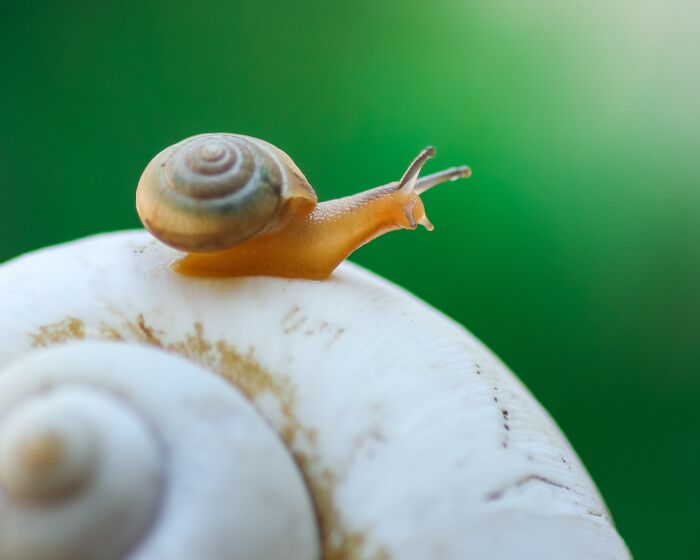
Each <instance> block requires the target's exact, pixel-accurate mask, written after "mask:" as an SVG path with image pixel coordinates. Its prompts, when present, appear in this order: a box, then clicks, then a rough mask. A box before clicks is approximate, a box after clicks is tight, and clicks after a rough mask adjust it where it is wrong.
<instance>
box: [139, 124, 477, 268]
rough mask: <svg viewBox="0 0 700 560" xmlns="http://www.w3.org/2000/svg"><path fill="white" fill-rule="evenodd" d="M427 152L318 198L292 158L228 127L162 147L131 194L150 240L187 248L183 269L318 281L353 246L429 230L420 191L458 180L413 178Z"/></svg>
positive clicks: (452, 175)
mask: <svg viewBox="0 0 700 560" xmlns="http://www.w3.org/2000/svg"><path fill="white" fill-rule="evenodd" d="M434 153H435V150H434V149H433V148H430V147H429V148H426V149H424V150H423V151H422V152H421V153H420V155H419V156H418V157H417V158H416V159H415V160H414V161H413V162H412V163H411V165H410V166H409V168H408V170H407V171H406V173H405V174H404V176H403V177H402V178H401V180H400V181H398V182H394V183H389V184H388V185H384V186H381V187H376V188H374V189H370V190H368V191H364V192H361V193H358V194H355V195H352V196H348V197H344V198H340V199H336V200H331V201H327V202H322V203H320V204H318V203H317V199H316V195H315V193H314V191H313V189H312V188H311V186H310V185H309V183H308V181H307V180H306V178H305V177H304V175H303V173H302V172H301V171H300V170H299V168H298V167H297V166H296V165H295V164H294V162H293V161H292V160H291V158H290V157H289V156H288V155H287V154H285V153H284V152H283V151H282V150H280V149H278V148H276V147H275V146H272V145H271V144H269V143H267V142H264V141H262V140H258V139H256V138H252V137H249V136H241V135H235V134H203V135H199V136H194V137H192V138H188V139H186V140H183V141H182V142H180V143H178V144H175V145H174V146H171V147H170V148H167V149H165V150H163V151H162V152H161V153H160V154H158V155H157V156H156V157H155V158H154V159H153V160H152V161H151V162H150V163H149V165H148V167H146V170H145V171H144V173H143V175H142V176H141V180H140V181H139V185H138V189H137V193H136V201H137V209H138V212H139V216H140V217H141V220H142V222H143V224H144V225H145V226H146V228H147V229H148V230H149V231H151V233H153V235H154V236H155V237H157V238H158V239H160V240H161V241H163V242H164V243H166V244H167V245H170V246H172V247H174V248H176V249H180V250H183V251H186V252H187V253H188V254H187V255H186V256H185V257H183V258H182V259H181V260H179V261H178V262H177V263H175V266H174V268H175V270H176V271H177V272H180V273H182V274H185V275H189V276H220V277H231V276H254V275H265V276H283V277H289V278H308V279H313V280H322V279H324V278H327V277H328V276H329V275H330V274H331V272H333V270H334V269H335V268H336V267H337V266H338V265H339V264H340V263H341V262H342V261H343V260H345V259H346V258H347V257H348V256H349V255H350V254H351V253H352V252H353V251H354V250H355V249H357V248H358V247H360V246H362V245H364V244H365V243H367V242H369V241H371V240H372V239H374V238H375V237H378V236H380V235H382V234H384V233H387V232H389V231H393V230H396V229H415V228H416V227H417V225H418V224H421V225H423V226H425V227H426V228H428V229H432V224H431V223H430V222H429V221H428V218H427V217H426V215H425V209H424V207H423V202H422V200H421V199H420V194H421V193H423V192H425V191H426V190H428V189H429V188H431V187H433V186H435V185H438V184H440V183H444V182H446V181H452V180H455V179H459V178H461V177H465V178H466V177H469V175H470V173H471V172H470V170H469V168H468V167H466V166H463V167H455V168H451V169H447V170H445V171H442V172H440V173H435V174H433V175H429V176H427V177H424V178H422V179H418V174H419V173H420V170H421V168H422V166H423V164H424V163H425V162H426V161H427V159H428V158H430V157H432V156H433V155H434Z"/></svg>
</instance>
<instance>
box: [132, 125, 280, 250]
mask: <svg viewBox="0 0 700 560" xmlns="http://www.w3.org/2000/svg"><path fill="white" fill-rule="evenodd" d="M276 151H277V149H276V148H274V147H273V146H271V145H269V144H267V143H265V142H262V141H259V140H257V139H255V138H251V137H248V136H240V135H235V134H224V133H216V134H202V135H199V136H194V137H192V138H188V139H186V140H183V141H182V142H179V143H178V144H175V145H174V146H171V147H170V148H167V149H166V150H164V151H163V152H161V153H160V154H158V155H157V156H156V157H155V158H154V159H153V160H152V161H151V163H150V164H149V165H148V167H147V168H146V170H145V171H144V173H143V175H142V177H141V181H140V182H139V187H138V190H137V207H138V211H139V215H140V216H141V219H142V221H143V223H144V225H145V226H146V227H147V228H148V229H149V230H150V231H151V232H152V233H153V234H154V235H155V236H156V237H158V238H159V239H160V240H161V241H163V242H164V243H166V244H168V245H170V246H172V247H175V248H177V249H181V250H184V251H189V252H210V251H220V250H223V249H227V248H229V247H231V246H233V245H235V244H237V243H240V242H241V241H244V240H246V239H248V238H249V237H251V236H253V235H255V234H256V233H259V232H261V231H263V230H265V229H266V228H267V227H268V226H269V225H270V223H271V222H272V221H273V220H274V218H275V216H276V215H277V213H278V211H279V210H280V208H281V206H282V202H283V200H284V198H285V197H286V196H287V195H288V192H289V183H290V177H289V173H290V170H289V169H287V166H286V161H285V159H286V158H285V157H282V156H281V155H280V154H282V152H280V153H279V154H278V153H275V152H276Z"/></svg>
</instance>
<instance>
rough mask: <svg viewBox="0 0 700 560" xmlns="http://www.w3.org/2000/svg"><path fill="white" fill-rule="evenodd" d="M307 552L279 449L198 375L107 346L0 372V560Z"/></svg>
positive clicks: (239, 404)
mask: <svg viewBox="0 0 700 560" xmlns="http://www.w3.org/2000/svg"><path fill="white" fill-rule="evenodd" d="M263 527H264V530H261V529H262V528H263ZM317 543H318V537H317V534H316V526H315V516H314V513H313V509H312V506H311V502H310V500H309V499H308V496H307V494H306V490H305V486H304V483H303V480H302V477H301V476H300V474H299V472H298V470H297V468H296V466H295V465H294V463H293V461H292V460H291V457H290V456H289V454H288V453H287V451H286V449H285V448H284V446H283V445H282V443H281V442H280V441H279V439H278V438H277V437H276V434H274V432H273V431H272V430H271V429H270V428H269V427H268V426H267V424H266V423H265V422H263V421H262V420H261V419H260V417H259V416H258V415H257V414H256V413H255V412H254V411H253V408H252V406H251V405H250V404H249V403H248V402H247V401H246V400H245V399H244V398H243V397H242V396H241V395H240V394H238V393H237V392H236V391H233V390H231V387H230V386H228V385H227V384H225V383H224V382H223V381H222V380H220V379H218V378H217V377H215V376H214V375H212V374H211V373H209V372H207V371H206V370H202V369H201V368H199V367H197V366H195V365H193V364H191V363H188V362H186V361H185V360H182V359H180V358H177V357H174V356H171V355H168V354H166V353H164V352H159V351H157V350H152V349H149V348H144V347H138V346H130V345H126V344H116V343H113V342H112V343H81V344H73V345H68V346H65V347H62V348H57V349H49V350H44V351H42V352H39V353H35V354H31V355H30V356H28V357H26V358H24V359H20V360H19V361H16V362H14V363H13V364H11V365H9V366H7V367H5V368H3V369H2V370H0V560H75V559H77V558H80V559H81V560H118V559H121V558H125V557H126V556H127V554H128V557H129V558H130V559H131V560H151V559H154V558H171V559H174V560H177V559H182V560H185V559H191V558H217V559H229V558H265V559H274V558H282V557H285V556H286V555H287V554H289V555H290V556H289V557H291V558H300V559H305V560H312V559H314V558H317V556H318V544H317Z"/></svg>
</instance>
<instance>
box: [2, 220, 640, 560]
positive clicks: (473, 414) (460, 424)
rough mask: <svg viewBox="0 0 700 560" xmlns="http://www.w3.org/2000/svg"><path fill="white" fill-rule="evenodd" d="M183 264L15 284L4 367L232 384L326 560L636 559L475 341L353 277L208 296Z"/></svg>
mask: <svg viewBox="0 0 700 560" xmlns="http://www.w3.org/2000/svg"><path fill="white" fill-rule="evenodd" d="M176 256H177V253H176V252H174V251H172V250H169V249H167V248H165V247H163V246H162V245H160V244H159V243H157V242H155V241H153V240H152V239H151V238H149V237H148V236H147V235H146V234H144V233H124V234H114V235H107V236H101V237H95V238H91V239H88V240H85V241H82V242H77V243H73V244H69V245H65V246H62V247H58V248H55V249H50V250H45V251H42V252H40V253H36V254H34V255H30V256H28V257H24V258H21V259H18V260H16V261H14V262H12V263H10V264H7V265H5V266H4V267H2V268H0V293H1V294H3V297H2V300H1V301H0V315H1V316H4V317H7V318H8V319H7V320H6V321H5V325H3V327H2V330H1V331H0V366H2V364H4V363H6V362H8V361H9V360H11V359H14V358H15V357H17V356H19V355H22V354H24V353H26V352H29V351H30V350H31V349H32V348H36V347H42V346H50V345H54V344H57V343H62V342H66V341H68V340H75V339H80V340H82V339H90V340H92V339H97V340H102V339H111V340H124V341H135V342H141V343H144V344H150V345H153V346H157V347H160V348H163V349H165V350H169V351H173V352H177V353H179V354H181V355H184V356H186V357H188V358H190V359H192V360H193V361H195V362H198V363H201V364H204V365H205V366H206V367H207V368H209V369H211V370H213V371H217V372H219V373H220V374H221V375H223V376H224V377H226V378H228V379H229V380H231V381H233V382H234V383H236V384H237V385H238V386H239V387H240V388H241V390H242V391H244V392H245V393H246V395H247V396H248V398H250V399H251V400H252V401H253V402H254V403H255V405H256V407H257V408H258V411H259V413H260V414H262V415H263V416H264V417H265V418H267V419H268V421H269V422H270V423H271V424H272V425H273V426H274V427H275V428H276V429H277V431H278V432H279V433H280V434H281V435H282V437H283V438H284V439H285V441H286V443H287V445H288V447H289V448H290V449H291V450H292V452H293V453H294V455H295V457H296V459H297V462H298V463H299V465H300V466H301V467H302V469H303V470H304V473H305V476H306V478H307V482H308V484H309V488H310V491H311V493H312V496H313V499H314V502H315V505H316V508H317V511H318V515H319V520H320V528H321V532H322V546H323V554H324V557H325V558H335V559H337V558H343V559H347V558H355V559H360V558H362V559H373V558H397V559H414V558H415V559H424V558H444V559H453V558H454V559H456V558H499V559H500V558H538V559H549V558H551V559H561V558H581V559H584V558H585V559H617V558H628V557H629V553H628V551H627V549H626V547H625V545H624V543H623V541H622V540H621V538H620V537H619V536H618V534H617V532H616V531H615V528H614V526H613V524H612V521H611V518H610V515H609V514H608V512H607V510H606V508H605V505H604V503H603V501H602V499H601V497H600V495H599V494H598V491H597V490H596V488H595V486H594V484H593V482H592V481H591V480H590V478H589V476H588V474H587V473H586V471H585V468H584V467H583V466H582V464H581V463H580V461H579V459H578V457H577V456H576V454H575V452H574V451H573V450H572V448H571V447H570V445H569V444H568V443H567V441H566V439H565V438H564V437H563V436H562V434H561V432H560V431H559V429H558V428H557V426H556V425H555V424H554V422H553V421H552V420H551V418H550V417H549V416H548V414H547V413H546V412H545V411H544V410H543V409H542V407H541V406H540V405H539V404H538V403H537V402H536V401H535V400H534V399H533V398H532V396H531V395H530V394H529V392H528V391H527V390H526V389H525V387H524V386H523V385H522V384H521V383H520V382H519V381H518V380H517V379H516V378H515V376H514V375H513V374H512V373H511V372H510V371H509V370H508V369H507V368H506V367H505V366H504V365H503V364H502V363H501V362H500V361H499V360H498V359H497V358H496V357H494V356H493V354H492V353H491V352H490V351H489V350H488V349H487V348H485V347H484V345H483V344H481V343H480V342H479V341H478V340H477V339H475V338H474V337H473V336H472V335H471V334H469V333H468V332H467V331H465V330H464V329H463V328H462V327H461V326H459V325H457V324H455V323H454V322H453V321H451V320H449V319H448V318H446V317H445V316H444V315H442V314H440V313H438V312H436V311H435V310H433V309H431V308H430V307H428V306H426V305H425V304H424V303H423V302H421V301H419V300H417V299H416V298H415V297H413V296H411V295H410V294H408V293H406V292H404V291H402V290H400V289H398V288H396V287H395V286H393V285H391V284H389V283H387V282H385V281H383V280H381V279H380V278H377V277H376V276H374V275H372V274H369V273H367V272H365V271H363V270H362V269H360V268H358V267H356V266H353V265H351V264H349V263H346V264H344V265H342V266H341V267H340V268H339V269H338V270H337V271H336V272H335V273H334V274H333V276H332V277H331V278H330V280H328V281H325V282H320V283H318V282H307V281H290V280H283V279H275V278H239V279H228V280H200V279H191V278H184V277H180V276H178V275H176V274H174V273H173V272H172V271H171V270H170V269H169V268H168V263H169V262H170V261H171V260H172V259H173V258H175V257H176ZM261 530H263V529H261Z"/></svg>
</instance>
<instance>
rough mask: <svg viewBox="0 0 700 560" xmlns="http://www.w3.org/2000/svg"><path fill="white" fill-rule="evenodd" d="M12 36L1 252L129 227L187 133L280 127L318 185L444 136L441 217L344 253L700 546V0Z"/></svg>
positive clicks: (339, 190)
mask: <svg viewBox="0 0 700 560" xmlns="http://www.w3.org/2000/svg"><path fill="white" fill-rule="evenodd" d="M195 4H196V5H195ZM0 47H1V49H0V70H1V76H2V85H1V87H0V100H1V101H2V136H1V137H0V169H1V171H2V177H3V179H2V184H1V186H0V202H1V205H0V208H1V209H2V210H1V212H2V215H1V220H2V222H1V223H2V229H1V233H2V236H1V237H0V260H6V259H9V258H11V257H13V256H15V255H18V254H20V253H22V252H25V251H29V250H32V249H37V248H39V247H43V246H45V245H48V244H53V243H57V242H61V241H66V240H70V239H74V238H77V237H80V236H84V235H88V234H92V233H96V232H103V231H106V230H116V229H123V228H133V227H138V226H139V222H138V219H137V217H136V214H135V212H134V208H133V206H134V188H135V185H136V181H137V179H138V177H139V174H140V172H141V170H142V168H143V167H144V166H145V164H146V163H147V162H148V160H149V159H150V158H151V157H152V156H153V155H154V154H155V153H156V152H157V151H159V150H160V149H161V148H163V147H165V146H166V145H169V144H172V143H174V142H176V141H178V140H180V139H182V138H184V137H186V136H189V135H192V134H195V133H200V132H205V131H231V132H240V133H246V134H251V135H254V136H258V137H261V138H264V139H267V140H268V141H271V142H273V143H274V144H276V145H278V146H280V147H281V148H283V149H284V150H286V151H287V152H288V153H289V154H291V155H292V156H293V157H294V159H295V160H296V162H297V163H298V164H299V166H300V167H301V169H302V170H303V171H304V172H305V173H306V175H307V177H308V178H309V180H310V181H311V182H312V184H313V185H315V187H316V190H317V192H318V193H319V195H320V197H321V198H323V199H326V198H332V197H336V196H340V195H345V194H350V193H353V192H356V191H358V190H360V189H363V188H366V187H370V186H374V185H378V184H382V183H385V182H388V181H390V180H395V179H398V178H399V177H400V175H401V173H402V172H403V171H404V168H405V166H406V165H407V163H408V162H409V161H410V159H411V158H412V157H413V156H414V155H415V154H416V152H417V151H418V149H419V148H421V147H422V146H424V145H425V144H428V143H432V144H434V145H435V146H437V147H438V149H439V150H438V151H439V153H438V157H437V159H436V160H434V161H433V162H431V163H430V164H429V166H428V171H429V172H431V171H436V170H438V169H440V168H442V167H447V166H450V165H455V164H460V163H469V164H470V165H472V167H473V168H474V177H473V178H472V179H470V180H469V181H467V182H464V181H462V182H459V183H453V184H450V185H448V186H443V187H441V188H439V189H436V190H435V191H432V192H430V193H429V194H428V195H427V196H426V197H425V201H426V207H427V210H428V215H429V217H430V218H431V220H432V221H433V222H434V223H435V224H436V230H435V231H434V232H433V233H428V232H425V231H422V230H421V231H419V232H413V233H409V232H402V233H395V234H392V235H389V236H386V237H384V238H382V239H380V240H378V241H376V242H374V243H372V244H371V245H369V246H367V247H365V248H363V249H362V250H360V251H359V252H358V253H356V254H355V255H354V256H353V260H355V261H356V262H358V263H361V264H362V265H364V266H366V267H368V268H370V269H372V270H374V271H376V272H378V273H380V274H382V275H384V276H386V277H387V278H390V279H392V280H394V281H395V282H397V283H399V284H401V285H403V286H405V287H406V288H408V289H409V290H411V291H413V292H415V293H416V294H418V295H419V296H421V297H422V298H424V299H425V300H427V301H428V302H430V303H431V304H433V305H434V306H436V307H438V308H439V309H441V310H443V311H445V312H446V313H448V314H449V315H451V316H452V317H454V318H455V319H457V320H458V321H460V322H462V323H463V324H465V325H466V326H467V327H468V328H469V329H471V330H472V331H473V332H474V333H476V334H477V335H478V336H479V337H480V338H482V339H483V340H484V341H485V342H486V343H487V344H488V345H489V346H491V347H492V348H493V349H494V350H495V351H496V352H497V353H498V354H499V355H500V356H501V357H502V358H503V359H504V360H505V361H506V362H507V363H508V364H509V365H510V366H511V367H512V368H513V369H514V370H515V371H516V372H517V373H518V374H519V376H520V377H521V378H522V379H523V380H524V381H525V383H526V384H527V385H528V386H529V387H530V388H531V389H532V391H533V392H534V393H535V395H536V396H537V397H538V398H539V399H540V400H541V401H542V402H543V403H544V405H545V406H546V407H547V408H548V409H549V410H550V411H551V412H552V414H553V415H554V417H555V418H556V419H557V420H558V422H559V423H560V425H561V426H562V428H563V429H564V431H565V432H566V433H567V434H568V436H569V437H570V439H571V441H572V442H573V444H574V446H575V447H576V449H577V450H578V451H579V453H580V455H581V457H582V458H583V460H584V462H585V463H586V465H587V466H588V467H589V469H590V472H591V474H592V475H593V477H594V479H595V480H596V482H597V483H598V485H599V486H600V488H601V490H602V492H603V494H604V496H605V497H606V499H607V502H608V505H609V506H610V509H611V510H612V512H613V514H614V517H615V519H616V522H617V525H618V528H619V530H620V532H621V533H622V535H623V537H624V538H625V539H626V541H627V542H628V544H629V546H630V548H631V549H632V551H633V553H634V554H635V556H636V557H637V558H697V557H698V554H700V552H699V551H700V538H699V537H698V535H699V534H700V532H699V531H698V498H699V497H700V495H699V492H698V486H697V475H698V473H699V472H700V436H698V431H699V430H698V429H699V428H700V402H699V398H700V375H699V373H700V372H699V368H698V364H699V363H700V343H699V342H700V341H699V337H698V335H699V334H700V291H699V290H698V288H699V287H700V229H699V227H700V226H699V218H700V167H699V160H700V150H699V146H700V65H699V62H698V60H699V57H700V4H698V2H692V1H683V0H607V1H597V0H596V1H591V2H586V3H583V2H571V1H569V2H566V1H564V2H562V1H561V0H533V1H530V2H525V1H518V0H512V1H508V0H491V1H488V2H486V1H484V2H480V3H477V2H465V1H461V2H460V1H439V0H438V1H435V2H429V3H426V2H422V1H418V0H411V1H407V0H403V1H396V0H389V1H382V2H368V1H359V2H352V3H334V2H305V3H298V2H259V1H258V2H252V1H251V2H201V3H192V2H179V1H173V0H168V1H156V2H140V3H131V2H122V3H113V4H111V5H110V3H108V2H96V3H92V4H90V3H87V2H77V1H76V2H50V3H49V2H31V3H25V4H24V5H22V4H21V3H15V4H12V5H10V4H6V5H5V6H4V7H3V15H2V19H1V20H0Z"/></svg>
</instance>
